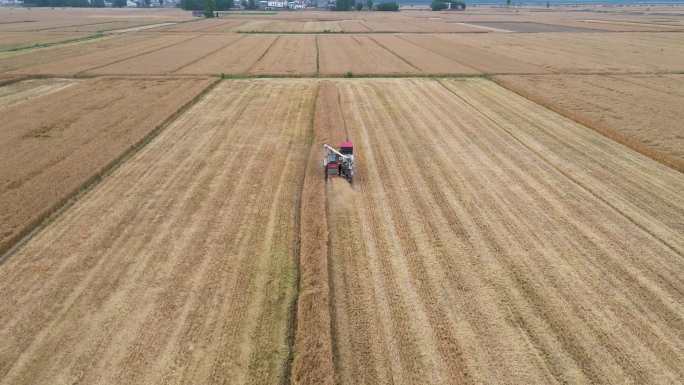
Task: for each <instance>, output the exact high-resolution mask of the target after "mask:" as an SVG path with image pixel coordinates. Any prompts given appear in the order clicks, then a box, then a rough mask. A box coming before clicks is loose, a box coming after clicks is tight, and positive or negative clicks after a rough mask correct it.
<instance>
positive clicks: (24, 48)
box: [0, 32, 105, 53]
mask: <svg viewBox="0 0 684 385" xmlns="http://www.w3.org/2000/svg"><path fill="white" fill-rule="evenodd" d="M103 37H105V34H104V33H102V32H96V33H93V34H90V35H86V36H82V37H77V38H73V39H66V40H60V41H55V42H52V43H36V44H32V45H24V46H19V47H14V48H8V49H2V50H0V53H4V52H21V51H28V50H32V49H39V48H49V47H54V46H58V45H64V44H69V43H78V42H82V41H88V40H96V39H101V38H103Z"/></svg>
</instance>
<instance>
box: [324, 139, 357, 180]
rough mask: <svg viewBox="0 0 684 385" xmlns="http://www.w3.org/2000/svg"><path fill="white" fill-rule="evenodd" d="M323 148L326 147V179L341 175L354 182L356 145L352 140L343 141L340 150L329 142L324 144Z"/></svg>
mask: <svg viewBox="0 0 684 385" xmlns="http://www.w3.org/2000/svg"><path fill="white" fill-rule="evenodd" d="M323 148H325V159H324V160H323V168H324V169H325V179H326V180H327V179H328V178H329V177H331V176H341V177H343V178H345V179H347V181H349V183H352V181H353V180H354V145H353V144H352V142H349V141H346V142H343V143H342V144H340V149H339V150H337V149H335V148H334V147H333V146H330V145H327V144H324V145H323Z"/></svg>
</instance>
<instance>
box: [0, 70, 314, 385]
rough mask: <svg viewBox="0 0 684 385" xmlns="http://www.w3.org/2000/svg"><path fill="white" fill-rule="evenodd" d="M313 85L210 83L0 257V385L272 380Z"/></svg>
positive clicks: (289, 283) (281, 341)
mask: <svg viewBox="0 0 684 385" xmlns="http://www.w3.org/2000/svg"><path fill="white" fill-rule="evenodd" d="M314 90H315V84H314V83H313V82H311V81H299V82H292V81H289V82H277V81H269V82H256V81H233V82H223V83H221V84H219V85H218V86H217V87H216V88H215V89H214V90H213V91H212V92H210V93H208V94H207V95H206V96H205V97H204V98H203V99H202V100H200V101H199V102H198V103H197V104H196V105H195V106H194V107H192V108H191V109H189V110H188V111H187V112H186V113H185V114H183V115H182V116H181V117H180V118H179V119H178V120H176V121H175V122H174V123H173V124H172V125H171V126H169V127H167V128H166V129H165V130H164V131H163V132H162V133H161V134H160V135H159V136H158V137H156V138H155V139H154V140H153V141H151V142H150V143H148V144H147V145H146V146H145V147H144V148H143V149H141V150H140V151H139V152H138V153H137V154H135V155H134V156H133V157H131V158H130V159H129V160H127V161H126V162H125V163H124V164H123V165H121V166H120V167H119V168H118V169H116V170H115V171H114V172H113V173H112V174H111V175H109V176H108V177H107V178H106V179H105V180H104V181H103V182H101V183H100V184H98V185H97V186H96V187H95V188H93V189H92V190H91V191H89V192H88V193H87V194H86V195H84V196H83V197H82V198H81V199H79V200H78V202H77V203H75V204H74V206H72V207H71V208H70V209H69V210H68V211H66V212H64V213H63V214H62V215H61V216H60V217H59V218H58V219H57V220H56V221H54V222H53V223H51V224H50V225H49V226H47V227H46V228H45V229H44V230H43V231H42V232H40V233H39V234H37V235H36V236H35V237H34V238H32V239H31V240H30V241H29V242H28V243H27V244H26V245H25V246H24V247H23V248H22V249H21V250H20V251H19V252H17V253H16V254H14V255H13V256H12V257H11V258H9V259H8V260H6V261H5V262H4V264H3V265H2V269H0V306H1V307H2V309H3V311H2V312H0V340H2V341H3V343H2V345H0V384H3V385H4V384H13V385H18V384H36V383H75V382H83V383H101V384H122V383H144V384H151V383H167V384H175V383H197V384H205V383H225V382H231V383H250V384H251V383H264V384H276V383H280V381H282V378H283V376H285V375H286V373H285V369H286V368H287V366H286V362H287V359H288V356H289V350H288V344H287V339H288V326H289V325H290V322H291V321H292V320H291V319H290V315H291V307H292V302H293V300H294V293H295V291H296V287H295V285H296V278H295V277H296V266H295V264H296V262H295V258H296V255H295V253H296V246H297V238H298V233H297V231H298V219H297V218H298V213H297V210H298V209H297V207H298V205H297V202H298V200H299V194H300V190H301V187H302V181H303V177H304V169H305V164H306V160H307V157H308V152H309V140H310V137H311V121H312V117H311V114H312V107H313V95H314ZM168 93H169V94H171V92H168ZM145 111H146V112H149V111H154V110H153V109H149V108H148V109H145Z"/></svg>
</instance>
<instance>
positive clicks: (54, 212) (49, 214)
mask: <svg viewBox="0 0 684 385" xmlns="http://www.w3.org/2000/svg"><path fill="white" fill-rule="evenodd" d="M220 82H221V79H220V78H218V79H216V80H215V81H214V82H212V83H210V84H209V85H207V86H206V87H205V88H204V89H203V90H202V91H200V92H199V93H198V94H197V95H195V96H194V97H193V98H192V99H190V100H189V101H187V102H186V103H185V104H183V105H182V106H180V107H179V108H178V109H177V110H176V111H175V112H174V113H172V114H171V115H169V116H168V117H167V118H166V119H164V120H163V121H162V122H161V123H160V124H158V125H157V126H155V127H154V128H153V129H152V130H150V131H149V132H148V133H147V134H145V136H143V137H142V138H141V139H140V140H138V141H137V142H136V143H134V144H133V145H131V146H130V147H128V148H127V149H126V150H124V151H123V152H122V153H121V154H119V156H117V157H116V158H114V159H112V161H110V162H109V163H107V164H106V165H105V166H104V167H102V168H100V170H99V171H97V172H96V173H95V174H94V175H92V176H91V177H89V178H88V179H87V180H86V181H85V182H83V183H82V184H81V185H80V186H79V187H77V188H75V189H74V190H72V191H71V192H70V193H68V194H67V195H66V196H64V197H63V198H62V199H60V200H59V201H58V202H57V203H55V204H54V205H52V206H51V207H50V208H48V209H47V210H46V211H45V212H44V213H43V214H42V215H40V216H39V217H38V218H36V220H34V221H32V222H31V223H29V224H28V226H26V227H25V228H24V229H23V230H22V231H20V232H19V233H18V234H17V235H16V236H15V237H12V238H11V239H10V240H9V245H10V246H9V247H8V248H7V249H5V250H0V266H2V264H3V263H5V261H7V260H8V259H9V258H10V257H11V256H12V255H14V254H15V253H16V252H17V251H19V250H20V249H21V248H22V247H23V246H24V245H25V244H26V243H27V242H29V241H30V240H31V239H32V238H33V237H34V236H35V235H36V234H38V232H40V231H41V230H43V229H44V228H45V227H47V226H48V225H50V223H52V222H54V220H55V219H57V218H58V217H59V216H60V215H61V214H62V213H63V212H65V211H66V210H67V209H69V208H70V207H71V206H73V205H74V204H75V203H76V202H77V201H78V200H79V199H80V198H81V197H83V196H84V195H86V194H87V193H88V192H90V191H91V190H92V189H93V188H95V187H96V186H97V185H98V184H99V183H100V182H101V181H102V180H104V179H105V178H107V177H108V176H109V175H111V174H112V173H113V172H114V171H116V170H117V169H118V168H119V167H120V166H121V165H123V164H124V163H125V162H126V161H127V160H128V159H130V158H132V157H133V156H134V155H135V154H137V153H138V152H139V151H140V150H141V149H143V148H144V147H145V145H147V144H148V143H149V142H151V141H152V140H154V139H155V138H156V137H157V136H159V134H161V133H162V132H163V131H164V130H165V129H166V128H167V127H168V126H170V125H171V123H173V122H174V121H175V120H176V119H177V118H178V117H179V116H181V115H182V114H183V113H185V112H186V111H187V110H188V109H190V108H191V107H192V106H193V105H195V104H196V103H197V102H198V101H200V100H201V99H202V98H203V97H204V96H205V95H206V94H208V93H209V92H210V91H211V90H213V89H214V88H215V87H216V86H217V85H218V84H219V83H220Z"/></svg>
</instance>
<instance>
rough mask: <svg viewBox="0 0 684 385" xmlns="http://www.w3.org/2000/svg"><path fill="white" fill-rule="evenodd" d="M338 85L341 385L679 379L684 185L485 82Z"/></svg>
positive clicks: (334, 240)
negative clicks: (348, 172) (348, 152)
mask: <svg viewBox="0 0 684 385" xmlns="http://www.w3.org/2000/svg"><path fill="white" fill-rule="evenodd" d="M337 85H338V88H339V89H340V94H341V99H342V102H343V104H346V103H350V104H351V106H352V108H349V109H345V110H344V119H345V120H346V122H347V126H348V127H349V130H350V136H351V139H352V140H354V142H355V145H356V152H357V154H359V155H358V158H357V165H358V167H359V170H358V174H357V178H356V180H355V185H354V186H353V187H350V186H349V185H347V184H346V183H345V182H342V181H334V182H333V183H330V184H329V185H328V209H329V218H328V220H329V227H330V237H331V238H330V247H331V250H330V251H329V255H330V261H329V263H330V265H331V271H332V277H331V284H332V292H333V293H334V295H333V297H332V299H333V313H332V319H333V327H332V330H333V333H334V334H333V339H334V341H335V358H336V365H335V366H336V375H337V379H338V382H339V383H341V384H356V383H368V384H370V383H374V384H375V383H394V384H422V383H432V384H440V383H441V384H452V383H566V382H571V383H578V382H579V383H616V384H622V383H677V382H681V381H682V379H683V378H684V370H682V365H681V362H683V361H684V354H683V353H682V352H684V339H683V338H682V332H683V330H684V301H683V300H682V298H683V296H682V293H684V285H683V284H682V280H681V277H682V276H684V260H683V259H682V255H681V252H680V251H679V245H680V243H679V242H681V241H682V237H681V230H680V231H679V233H677V230H678V229H681V228H680V227H678V226H681V218H683V217H684V216H682V215H681V214H679V213H681V212H682V210H684V200H683V198H681V197H680V196H677V195H676V194H674V192H676V191H682V189H683V188H684V177H682V175H681V174H680V173H678V172H676V171H673V170H670V169H668V168H667V167H664V166H662V165H660V164H658V163H656V162H654V161H653V160H651V159H648V158H646V157H643V156H641V155H639V154H637V153H634V152H632V151H631V150H628V149H626V148H624V147H622V146H620V145H618V144H615V143H612V142H609V141H608V140H606V139H605V138H604V137H602V136H601V135H600V134H598V133H596V132H594V131H592V130H590V129H587V128H585V127H582V126H579V125H577V124H576V123H573V122H571V121H569V120H567V119H565V118H563V117H561V116H559V115H557V114H554V113H551V112H549V111H548V110H546V109H544V108H542V107H540V106H538V105H535V104H533V103H530V102H528V101H527V100H525V99H523V98H521V97H519V96H517V95H515V94H512V93H510V92H509V91H506V90H505V89H502V88H501V87H498V86H496V85H495V84H493V83H490V82H488V81H484V80H481V79H472V80H450V81H448V82H445V83H444V85H442V84H441V83H440V82H437V81H432V80H352V81H338V82H337ZM504 101H505V103H504ZM495 108H496V110H494V109H495ZM525 117H526V118H527V119H525ZM533 123H534V124H533ZM341 124H342V123H341V122H340V126H341ZM542 128H544V129H543V130H542ZM579 149H582V152H579ZM573 151H574V152H573ZM582 170H584V171H582ZM619 180H622V181H623V182H619ZM638 186H644V187H638ZM648 191H650V193H649V192H648ZM630 196H631V198H630ZM647 200H648V202H650V204H651V205H652V206H650V208H649V207H647V206H648V203H647Z"/></svg>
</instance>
